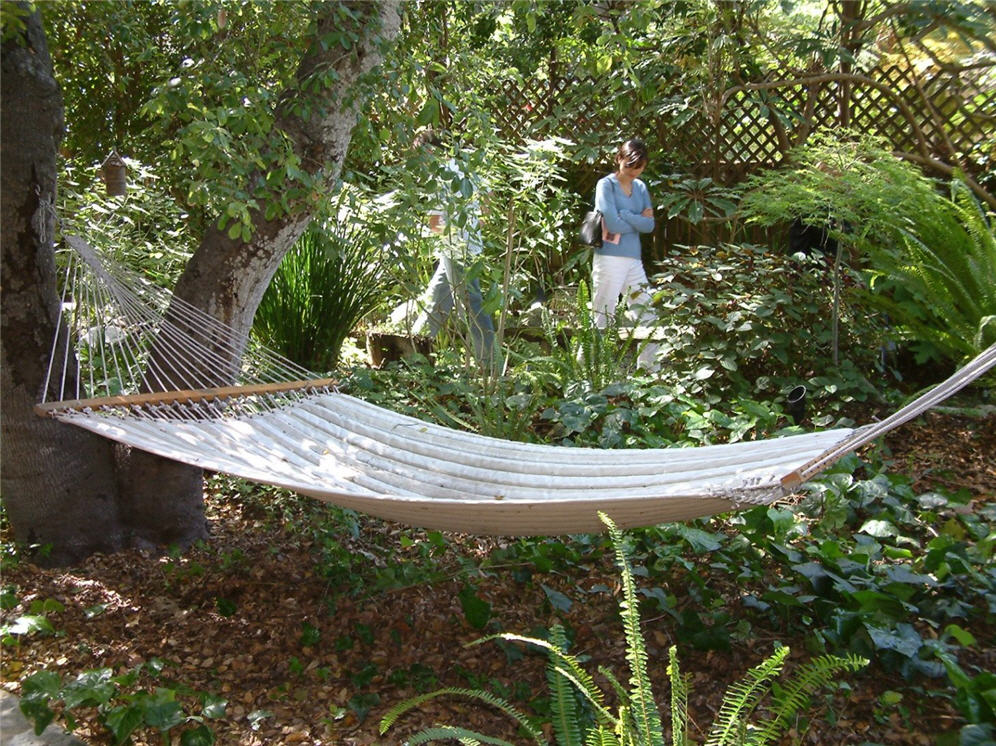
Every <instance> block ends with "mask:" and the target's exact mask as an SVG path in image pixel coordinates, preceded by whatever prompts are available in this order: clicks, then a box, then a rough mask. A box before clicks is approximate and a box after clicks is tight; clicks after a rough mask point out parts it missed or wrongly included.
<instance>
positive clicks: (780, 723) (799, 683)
mask: <svg viewBox="0 0 996 746" xmlns="http://www.w3.org/2000/svg"><path fill="white" fill-rule="evenodd" d="M786 649H787V648H786ZM867 665H868V659H867V658H862V657H861V656H859V655H853V654H850V655H847V656H844V657H840V656H836V655H824V656H820V657H819V658H816V659H815V660H812V661H809V662H808V663H806V664H805V665H803V666H801V667H800V668H799V670H798V671H797V672H796V674H795V675H794V676H793V677H792V679H791V680H790V681H789V682H788V684H786V685H785V686H784V687H783V689H782V691H781V692H779V694H778V696H777V697H775V698H774V703H773V712H774V716H773V717H772V718H771V719H769V720H765V721H764V722H762V723H761V725H760V728H759V731H758V733H757V734H756V736H755V738H757V739H758V740H757V743H758V744H759V746H760V745H762V744H765V743H769V742H774V741H775V740H776V739H778V738H780V737H781V735H782V732H783V731H784V730H785V728H786V727H788V725H789V724H790V723H791V721H792V718H793V717H794V715H795V713H796V712H798V711H799V710H800V709H801V708H802V707H803V706H804V705H805V704H806V701H807V699H808V698H809V696H810V695H811V694H813V693H814V692H816V691H817V690H818V689H821V688H822V687H824V686H826V685H827V684H829V683H831V682H833V681H834V680H835V679H836V677H837V675H838V674H839V673H841V672H843V671H846V672H848V673H854V672H855V671H860V670H861V669H862V668H864V667H865V666H867Z"/></svg>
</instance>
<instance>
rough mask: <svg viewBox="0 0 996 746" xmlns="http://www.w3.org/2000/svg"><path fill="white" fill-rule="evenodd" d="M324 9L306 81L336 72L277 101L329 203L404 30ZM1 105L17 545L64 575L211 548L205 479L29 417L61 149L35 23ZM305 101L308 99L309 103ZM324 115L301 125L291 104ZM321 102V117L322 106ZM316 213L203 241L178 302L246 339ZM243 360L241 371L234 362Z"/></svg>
mask: <svg viewBox="0 0 996 746" xmlns="http://www.w3.org/2000/svg"><path fill="white" fill-rule="evenodd" d="M342 5H348V6H349V11H350V12H348V13H345V14H343V13H340V12H338V11H339V4H336V3H328V4H323V5H322V6H321V13H322V17H321V18H320V20H319V24H318V33H317V35H316V38H315V41H314V44H313V46H312V48H311V50H310V51H309V52H308V53H307V54H306V55H305V57H304V59H303V60H302V63H301V66H300V70H299V73H298V79H299V81H304V80H305V79H307V78H308V77H309V76H310V75H311V73H313V72H315V71H329V70H331V71H334V72H335V73H336V74H335V75H330V76H328V78H326V79H327V80H329V81H330V82H329V83H328V85H326V86H325V87H324V88H319V90H316V89H315V86H314V85H309V86H304V87H302V86H298V87H297V88H296V89H295V90H294V91H289V92H287V93H286V94H285V96H284V97H283V101H284V102H285V104H286V105H287V106H286V108H285V109H283V110H282V112H281V113H280V115H279V117H278V120H279V126H280V127H281V128H282V129H283V130H284V131H285V132H286V133H287V134H288V135H289V136H290V137H291V138H292V139H293V141H294V143H295V147H296V148H297V150H298V152H299V153H300V154H301V155H302V160H303V162H304V163H305V164H307V167H308V168H309V169H312V173H313V174H316V175H320V177H321V180H322V183H323V185H324V186H325V188H326V192H327V193H331V191H332V190H333V188H334V185H335V183H336V181H337V179H338V176H339V173H340V170H341V167H342V162H343V159H344V157H345V154H346V149H347V147H348V144H349V139H350V135H351V132H352V129H353V126H354V124H355V122H356V116H357V113H356V108H355V105H354V104H344V103H343V102H344V101H350V100H351V99H349V97H348V94H347V92H348V91H349V90H350V89H351V88H352V86H353V84H354V83H355V82H356V80H357V79H358V78H359V76H360V75H362V74H363V73H364V72H367V71H369V70H370V69H371V68H372V67H373V66H374V65H375V64H377V62H379V60H380V44H381V42H382V41H383V40H385V39H392V38H393V37H394V36H395V35H396V34H397V30H398V0H392V1H391V2H379V3H366V2H356V3H343V4H342ZM347 18H350V19H353V21H352V22H355V23H356V27H355V29H350V31H355V32H357V33H356V37H355V38H357V39H358V41H356V43H355V44H354V45H353V46H352V48H351V49H350V50H349V51H348V52H347V53H344V49H343V48H342V47H338V48H336V47H331V48H326V46H327V45H326V44H324V43H323V42H324V41H325V40H326V39H327V38H328V36H326V37H325V39H323V35H332V36H334V34H335V33H336V32H338V31H340V30H342V29H341V24H342V23H344V22H346V21H344V20H343V19H347ZM2 64H3V87H2V93H3V99H2V117H3V118H2V171H3V174H2V197H3V199H2V208H0V210H2V212H0V218H2V225H3V235H2V249H3V254H2V266H0V271H2V278H3V295H2V315H3V318H2V336H0V371H2V386H3V388H2V407H3V411H2V414H3V417H2V420H3V435H2V460H3V462H2V469H3V472H2V496H3V499H4V502H5V505H6V509H7V515H8V517H9V519H10V523H11V527H12V529H13V532H14V537H15V539H17V540H18V541H20V542H22V543H25V544H35V545H38V547H39V548H40V550H43V551H40V553H39V555H38V556H39V561H45V562H47V563H49V564H70V563H73V562H75V561H77V560H79V559H81V558H83V557H85V556H86V555H88V554H90V553H93V552H96V551H115V550H118V549H121V548H124V547H128V546H152V545H162V544H171V543H175V544H180V545H187V544H189V543H191V542H192V541H193V540H195V539H199V538H203V537H205V536H206V525H205V522H204V517H203V502H202V496H201V489H202V479H201V474H200V471H199V470H197V469H193V468H191V467H188V466H183V465H180V464H176V463H174V462H171V461H166V460H163V459H159V458H157V457H154V456H151V455H149V454H145V453H142V452H140V451H129V450H128V449H123V448H121V447H118V446H113V445H111V444H110V443H109V442H108V441H106V440H104V439H103V438H99V437H97V436H95V435H92V434H90V433H88V432H87V431H84V430H82V429H79V428H75V427H72V426H69V425H65V424H61V423H58V422H56V421H54V420H48V419H43V418H41V417H38V416H37V415H35V414H34V412H33V409H32V408H33V405H34V403H35V402H36V401H37V398H38V394H39V393H40V392H41V389H42V386H43V385H44V380H45V373H46V369H47V361H48V357H49V354H50V348H51V340H52V338H53V335H54V332H55V322H56V319H57V316H58V313H59V300H58V298H57V295H56V290H55V266H54V259H53V254H52V242H53V232H54V221H55V212H54V209H53V205H54V204H55V180H56V148H57V145H58V143H59V140H60V139H61V133H62V116H63V112H62V98H61V94H60V92H59V89H58V85H57V84H56V82H55V80H54V79H53V76H52V65H51V59H50V58H49V54H48V49H47V46H46V42H45V37H44V33H43V31H42V29H41V24H40V21H39V18H38V15H37V14H34V15H32V16H31V17H30V20H29V24H28V29H27V32H26V33H24V34H22V35H19V36H18V37H16V38H12V39H9V40H8V41H7V42H5V43H4V44H3V63H2ZM304 91H308V92H307V93H305V92H304ZM303 96H307V97H309V99H310V101H309V104H310V105H311V106H310V108H311V110H313V111H314V110H315V109H316V108H317V109H324V112H325V113H324V114H323V115H321V116H316V117H313V118H310V119H308V120H301V119H299V118H298V117H297V116H296V115H294V114H293V113H292V112H293V111H294V107H293V106H291V105H290V104H292V103H293V102H294V100H295V98H296V97H303ZM322 104H324V106H322ZM312 214H313V207H311V208H309V207H308V206H307V205H296V206H295V207H294V209H292V210H291V212H290V213H289V216H288V217H285V218H283V219H280V220H272V221H268V220H266V219H265V217H264V215H263V213H262V212H259V213H258V214H256V215H255V216H254V232H253V237H252V240H250V241H248V242H241V241H237V240H232V239H229V238H228V236H227V235H225V234H224V233H222V232H220V231H209V232H208V234H207V235H206V236H205V238H204V241H203V243H202V245H201V247H200V248H199V249H198V251H197V252H196V254H195V256H194V258H193V259H192V261H191V262H190V265H189V267H188V268H187V271H186V272H185V274H184V275H183V277H182V279H181V280H180V283H179V285H178V287H177V288H176V294H177V295H178V296H179V297H182V298H184V299H185V300H187V301H189V302H192V303H194V304H195V305H197V306H198V307H200V308H202V309H205V310H206V311H208V312H209V313H211V314H212V315H213V316H215V317H217V318H218V319H220V320H222V321H224V322H225V323H227V324H229V325H231V326H233V327H234V328H235V329H236V330H238V331H239V332H240V333H242V334H243V335H245V336H247V335H248V331H249V328H250V325H251V322H252V317H253V315H254V313H255V310H256V307H257V306H258V304H259V301H260V298H261V297H262V294H263V292H264V290H265V288H266V286H267V284H268V283H269V281H270V278H271V277H272V275H273V273H274V272H275V271H276V268H277V265H278V264H279V263H280V259H281V258H282V257H283V255H284V254H285V253H286V252H287V250H288V249H289V248H290V247H291V246H292V245H293V243H294V241H296V240H297V238H298V236H300V234H301V232H302V231H303V230H304V228H305V226H306V225H307V224H308V222H310V220H311V217H312ZM233 362H235V361H233Z"/></svg>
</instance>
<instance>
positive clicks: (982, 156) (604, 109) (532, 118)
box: [493, 67, 996, 183]
mask: <svg viewBox="0 0 996 746" xmlns="http://www.w3.org/2000/svg"><path fill="white" fill-rule="evenodd" d="M778 78H779V76H777V75H775V74H771V75H768V76H767V78H766V79H765V80H763V81H760V84H762V85H764V84H770V83H772V82H774V81H776V80H777V79H778ZM674 93H677V92H674ZM614 95H615V98H612V97H611V96H610V95H608V94H607V93H606V86H605V85H604V84H603V83H601V82H599V81H597V80H595V79H592V78H588V77H577V78H570V79H568V78H561V79H558V80H554V81H543V82H542V83H541V84H530V83H528V82H527V83H518V82H514V81H510V82H508V83H506V84H505V86H504V90H503V95H501V96H498V97H497V98H496V100H497V101H498V102H499V103H498V104H497V105H496V107H495V109H494V111H493V114H494V117H495V119H496V121H497V123H498V124H499V127H500V128H501V129H502V131H503V134H504V135H506V136H507V137H509V138H512V139H516V138H524V137H543V136H550V135H558V136H562V137H568V138H570V139H573V140H576V141H582V142H590V143H598V142H601V143H602V144H605V143H613V142H615V141H616V140H617V139H620V138H623V137H627V136H631V135H632V134H633V133H645V134H650V133H653V134H654V135H655V139H656V141H657V144H658V146H659V147H660V148H662V149H666V150H667V151H668V152H669V154H670V160H672V161H673V162H674V163H675V165H677V166H680V167H681V168H683V170H685V171H687V172H689V173H695V174H698V175H703V176H712V177H713V178H716V179H718V180H720V181H723V182H725V183H735V182H736V181H739V180H740V179H742V178H743V177H744V176H745V175H747V174H749V173H750V172H751V171H753V170H755V169H757V168H758V167H766V166H771V165H775V164H777V163H778V162H780V161H781V160H782V159H783V158H784V156H785V154H786V152H787V151H788V149H789V148H791V147H792V146H794V145H797V144H799V143H801V142H804V141H805V139H806V138H807V137H808V136H809V134H810V133H811V132H813V131H814V130H816V129H819V128H841V127H851V128H853V129H855V130H857V131H860V132H870V133H874V134H878V135H881V136H882V137H884V138H885V139H886V140H887V141H888V142H889V143H891V145H892V147H893V148H894V149H895V150H897V151H901V152H908V153H914V154H920V155H923V156H929V157H932V158H937V159H939V160H941V161H944V162H950V161H951V160H952V156H957V158H958V159H959V160H960V161H961V162H962V164H963V165H964V166H965V168H966V170H967V171H968V172H969V173H971V174H974V175H976V176H982V175H984V174H985V173H986V172H987V171H988V170H989V169H991V168H992V166H991V164H990V162H989V159H990V158H992V157H994V156H996V152H994V151H996V146H994V145H993V142H994V140H996V90H992V89H990V90H979V89H977V88H975V86H974V84H973V83H972V81H969V80H963V79H959V78H957V77H955V76H952V75H948V74H946V73H941V72H936V73H933V74H931V75H929V76H922V77H921V76H917V75H915V74H914V73H913V72H912V71H910V70H908V69H905V68H899V67H889V68H884V69H874V70H871V71H868V72H867V73H865V74H864V75H863V76H861V77H860V78H859V76H854V77H853V78H851V79H847V80H834V79H832V78H831V76H829V75H828V76H823V77H822V78H821V77H814V78H813V79H812V80H811V81H810V82H800V83H795V84H787V85H779V86H778V87H774V88H765V89H751V90H736V91H734V92H732V93H730V94H729V95H727V96H726V97H725V99H724V101H725V102H724V104H723V106H722V108H721V109H719V110H718V113H717V111H716V109H715V108H713V111H712V112H711V113H710V112H707V111H706V110H705V109H706V107H705V106H703V107H701V108H700V109H699V110H698V111H693V112H691V113H689V112H688V111H685V112H683V115H682V118H681V119H680V120H678V119H676V118H675V117H669V116H666V115H653V114H640V115H638V116H632V115H630V114H629V112H630V111H632V110H634V109H636V110H638V108H637V107H631V106H630V105H629V100H630V99H631V98H632V97H633V96H634V95H635V93H634V92H633V91H628V92H627V91H623V92H617V93H616V94H614ZM665 96H667V91H662V92H660V97H665ZM918 133H919V134H918Z"/></svg>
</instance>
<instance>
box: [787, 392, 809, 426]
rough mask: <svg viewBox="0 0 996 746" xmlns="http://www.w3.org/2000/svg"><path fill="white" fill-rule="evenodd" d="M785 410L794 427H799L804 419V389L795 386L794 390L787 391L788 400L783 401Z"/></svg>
mask: <svg viewBox="0 0 996 746" xmlns="http://www.w3.org/2000/svg"><path fill="white" fill-rule="evenodd" d="M785 403H786V405H787V406H786V409H788V414H789V417H791V418H792V422H794V423H795V424H796V425H801V424H802V421H803V420H804V419H806V387H805V386H796V387H795V388H794V389H792V390H791V391H789V395H788V398H787V399H786V400H785Z"/></svg>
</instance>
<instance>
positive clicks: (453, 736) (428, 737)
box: [407, 725, 515, 746]
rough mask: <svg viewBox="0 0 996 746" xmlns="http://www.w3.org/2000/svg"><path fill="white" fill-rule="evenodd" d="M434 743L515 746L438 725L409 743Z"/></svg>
mask: <svg viewBox="0 0 996 746" xmlns="http://www.w3.org/2000/svg"><path fill="white" fill-rule="evenodd" d="M433 741H459V742H460V743H461V744H464V746H480V744H485V743H487V744H492V746H515V744H513V743H511V742H510V741H505V740H503V739H501V738H493V737H491V736H486V735H484V734H483V733H477V732H476V731H472V730H467V729H466V728H457V727H455V726H452V725H437V726H434V727H432V728H426V729H425V730H420V731H419V732H418V733H416V734H415V735H413V736H411V737H410V738H409V739H408V740H407V743H408V744H409V746H417V745H418V744H422V743H432V742H433Z"/></svg>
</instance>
